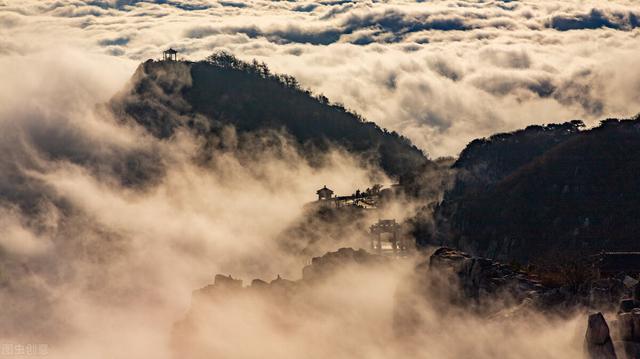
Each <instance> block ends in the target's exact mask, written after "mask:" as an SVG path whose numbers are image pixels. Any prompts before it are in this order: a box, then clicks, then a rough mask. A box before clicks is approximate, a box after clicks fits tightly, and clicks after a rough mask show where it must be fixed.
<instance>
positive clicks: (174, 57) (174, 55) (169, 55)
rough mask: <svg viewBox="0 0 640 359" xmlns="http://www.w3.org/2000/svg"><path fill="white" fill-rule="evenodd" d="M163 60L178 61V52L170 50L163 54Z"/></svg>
mask: <svg viewBox="0 0 640 359" xmlns="http://www.w3.org/2000/svg"><path fill="white" fill-rule="evenodd" d="M162 60H164V61H178V51H176V50H174V49H172V48H169V50H165V51H163V52H162Z"/></svg>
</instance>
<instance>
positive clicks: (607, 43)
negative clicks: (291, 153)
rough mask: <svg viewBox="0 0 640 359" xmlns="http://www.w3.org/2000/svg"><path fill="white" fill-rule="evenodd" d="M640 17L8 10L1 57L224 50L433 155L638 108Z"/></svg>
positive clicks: (341, 8) (337, 4)
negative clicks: (67, 51)
mask: <svg viewBox="0 0 640 359" xmlns="http://www.w3.org/2000/svg"><path fill="white" fill-rule="evenodd" d="M639 16H640V9H639V8H638V6H637V4H634V1H633V0H616V1H595V0H591V1H518V2H511V1H471V0H469V1H453V0H444V1H430V2H422V1H417V2H416V1H401V0H398V1H385V2H377V1H357V2H355V1H316V2H313V1H296V2H290V1H266V0H259V1H244V0H235V1H226V0H225V1H215V0H187V1H171V0H156V1H134V0H128V1H124V0H122V1H120V0H117V1H108V0H103V1H99V0H59V1H56V2H52V3H42V2H39V1H13V0H4V3H0V24H2V27H1V28H2V29H3V30H1V31H2V32H0V54H5V55H11V54H28V53H37V52H38V51H43V50H44V49H51V48H57V47H72V48H80V49H83V50H84V51H87V52H89V53H106V54H109V55H112V56H114V57H117V58H120V59H122V63H126V64H128V66H130V67H131V68H132V67H133V66H134V63H135V62H138V61H141V60H144V59H147V58H157V57H159V56H160V52H161V50H162V49H164V48H167V47H169V46H172V47H174V48H176V49H178V50H179V51H180V55H181V56H183V57H185V58H188V59H200V58H202V57H204V56H206V55H207V54H209V53H210V52H212V51H215V50H219V49H226V50H230V51H232V52H234V53H235V54H236V55H238V56H240V57H241V58H245V59H251V58H257V59H258V60H261V61H265V62H266V63H268V64H269V65H270V67H272V68H273V69H275V70H276V71H279V72H286V73H290V74H293V75H295V76H297V77H299V79H300V80H301V82H302V84H303V85H304V86H306V87H309V88H310V89H312V90H313V91H315V92H322V93H324V94H326V95H327V96H328V97H329V98H330V99H331V100H333V101H336V102H341V103H344V104H345V105H347V106H348V107H350V108H353V109H354V110H356V111H358V112H360V113H362V114H363V115H365V117H367V118H369V119H371V120H373V121H375V122H377V123H379V124H380V125H382V126H385V127H388V128H390V129H393V130H396V131H398V132H400V133H402V134H404V135H406V136H408V137H409V138H411V139H412V140H413V141H414V142H415V143H416V144H417V145H418V146H420V147H421V148H423V149H425V150H426V151H427V152H428V153H430V154H431V155H432V156H439V155H456V154H457V153H458V152H459V151H460V150H461V148H462V147H463V146H464V145H465V144H466V143H467V142H468V141H469V140H471V139H473V138H475V137H481V136H486V135H490V134H491V133H493V132H496V131H505V130H512V129H515V128H519V127H522V126H524V125H527V124H531V123H548V122H559V121H565V120H569V119H575V118H582V119H584V120H586V122H587V123H594V122H595V121H597V120H599V119H602V118H603V117H608V116H628V115H633V114H635V113H637V112H639V111H640V110H639V109H638V108H637V106H636V104H637V103H638V100H639V99H640V88H639V87H638V85H637V83H638V81H637V80H638V79H639V78H640V70H638V69H639V68H640V67H638V66H637V63H636V60H635V56H634V54H635V53H637V51H638V50H640V49H639V47H640V45H639V44H640V41H638V39H639V36H640V29H639V28H638V27H639V24H640V22H639Z"/></svg>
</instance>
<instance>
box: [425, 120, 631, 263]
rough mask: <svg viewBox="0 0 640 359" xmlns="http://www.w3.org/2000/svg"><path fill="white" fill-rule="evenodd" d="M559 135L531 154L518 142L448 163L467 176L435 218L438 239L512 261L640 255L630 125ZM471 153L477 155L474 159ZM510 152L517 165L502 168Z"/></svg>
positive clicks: (488, 146)
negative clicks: (610, 253) (623, 252)
mask: <svg viewBox="0 0 640 359" xmlns="http://www.w3.org/2000/svg"><path fill="white" fill-rule="evenodd" d="M564 127H566V128H564ZM558 129H560V130H561V132H560V134H558V132H557V131H555V130H554V131H552V132H551V133H549V134H548V135H544V134H542V136H541V137H543V138H544V137H545V136H549V137H550V138H549V139H546V140H542V141H538V140H536V141H535V142H534V144H535V148H530V146H528V145H527V142H530V141H528V140H527V137H528V136H526V134H525V136H524V137H523V134H521V133H520V134H519V133H514V134H512V135H510V139H509V140H508V141H507V143H506V144H505V143H504V141H499V142H496V141H495V140H493V141H488V142H487V141H485V142H484V144H482V145H481V144H479V142H477V141H474V142H473V143H472V144H471V145H470V146H469V147H468V148H467V149H466V150H465V152H463V156H461V158H460V160H458V162H457V163H456V165H457V166H458V167H461V168H463V169H464V170H466V171H462V172H460V174H459V177H458V179H457V183H456V186H455V187H454V189H453V190H452V191H451V192H450V193H448V194H447V195H446V196H445V200H444V201H443V203H442V204H441V205H440V206H439V208H438V210H437V215H438V217H439V224H440V229H441V231H442V237H441V238H440V239H441V240H442V241H444V242H445V243H449V244H450V245H454V246H458V247H460V248H464V249H466V250H468V251H471V252H473V253H476V254H479V255H484V256H489V257H493V258H501V259H508V260H518V261H530V260H536V259H540V258H549V257H551V256H554V255H556V254H557V253H565V254H566V255H578V254H580V255H584V254H588V253H594V252H597V251H601V250H638V249H640V247H639V244H638V242H637V240H636V238H635V233H637V231H638V230H639V229H640V228H639V224H638V222H637V220H635V215H634V211H635V210H634V209H635V208H638V206H639V205H640V195H639V194H638V193H639V192H638V191H639V190H640V181H638V178H637V177H638V174H640V122H639V121H638V119H633V120H607V121H603V123H602V124H601V125H600V126H599V127H597V128H594V129H592V130H588V131H577V127H575V126H570V124H569V125H567V124H565V125H563V126H560V127H558ZM525 132H526V130H525ZM535 137H540V136H535ZM521 139H523V140H521ZM539 143H543V144H545V145H544V146H541V145H538V144H539ZM478 146H480V147H485V149H483V150H480V151H478V150H474V147H478ZM523 146H524V147H525V148H526V150H525V151H523V150H522V149H521V147H523ZM493 147H495V149H494V148H493ZM545 147H546V148H545ZM511 152H515V153H517V154H518V153H519V154H518V155H517V156H519V159H518V160H517V161H516V160H508V158H509V157H511V158H512V157H514V155H513V154H511ZM501 153H503V154H501ZM522 153H528V155H526V156H524V155H522ZM536 154H537V155H536ZM469 173H471V174H472V176H469ZM554 253H556V254H554Z"/></svg>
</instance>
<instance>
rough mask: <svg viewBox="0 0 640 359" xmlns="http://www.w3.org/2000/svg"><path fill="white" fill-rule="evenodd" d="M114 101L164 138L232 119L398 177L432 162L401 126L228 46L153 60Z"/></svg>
mask: <svg viewBox="0 0 640 359" xmlns="http://www.w3.org/2000/svg"><path fill="white" fill-rule="evenodd" d="M111 107H112V108H113V109H114V110H115V112H116V113H117V114H119V115H124V116H126V117H129V118H132V119H133V120H135V121H136V122H137V123H139V124H141V125H142V126H144V127H145V128H146V129H148V130H149V131H150V132H151V133H153V134H154V135H156V136H158V137H161V138H166V137H170V136H172V135H173V133H174V132H175V130H176V129H177V128H181V127H187V128H190V129H191V130H193V131H195V132H197V133H199V134H201V135H205V137H206V135H207V134H219V133H220V130H221V128H224V126H229V125H232V126H233V127H235V129H236V130H237V131H238V133H240V134H242V133H254V132H259V131H268V130H276V131H281V130H284V131H285V132H286V133H288V134H289V135H291V136H292V137H293V139H295V141H296V142H297V143H298V144H299V145H300V148H301V149H302V150H303V151H302V152H303V153H305V154H306V155H309V157H312V154H313V153H316V151H323V150H326V149H328V148H329V147H330V146H333V145H338V146H340V147H342V148H344V149H346V150H347V151H349V152H350V153H353V154H356V155H358V156H361V157H362V158H363V159H365V160H367V161H372V162H373V163H376V164H378V165H379V166H380V167H381V168H382V169H383V170H384V171H385V172H386V173H387V174H389V175H391V176H396V177H398V176H400V175H402V174H404V173H405V172H407V171H411V170H415V169H416V168H420V167H423V166H424V165H425V164H427V163H429V161H428V160H427V158H426V157H425V155H424V154H423V153H422V151H420V150H419V149H418V148H416V147H415V146H413V145H412V144H411V142H410V141H409V140H408V139H406V138H404V137H402V136H400V135H398V134H397V133H396V132H388V131H387V130H385V129H382V128H380V127H378V126H377V125H376V124H374V123H372V122H366V121H365V120H364V119H363V118H362V117H361V116H359V115H358V114H356V113H353V112H350V111H348V110H346V109H345V108H344V107H343V106H341V105H337V104H330V103H329V101H328V99H327V98H326V97H324V96H322V95H318V96H314V95H313V94H311V92H310V91H307V90H303V89H301V88H300V85H299V84H298V82H297V80H296V79H295V78H293V77H291V76H287V75H275V74H272V73H271V71H270V70H269V68H268V67H267V66H266V65H265V64H261V63H257V62H255V61H254V62H253V63H246V62H243V61H240V60H238V59H237V58H235V57H234V56H232V55H229V54H227V53H224V52H222V53H217V54H214V55H212V56H210V57H208V58H207V59H206V60H204V61H200V62H175V61H152V60H150V61H147V62H145V63H143V64H141V65H140V67H139V68H138V70H137V71H136V73H135V75H134V76H133V78H132V80H131V83H130V86H129V88H128V89H127V90H125V91H123V92H122V93H120V94H119V95H117V96H116V97H115V98H114V99H113V100H112V101H111Z"/></svg>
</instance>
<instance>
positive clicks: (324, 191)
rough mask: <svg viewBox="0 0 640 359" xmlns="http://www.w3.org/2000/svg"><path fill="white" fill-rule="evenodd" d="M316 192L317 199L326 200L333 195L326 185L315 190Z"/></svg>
mask: <svg viewBox="0 0 640 359" xmlns="http://www.w3.org/2000/svg"><path fill="white" fill-rule="evenodd" d="M316 194H317V195H318V201H326V200H329V199H331V198H332V197H333V191H332V190H330V189H329V188H327V186H324V187H322V188H320V189H319V190H317V191H316Z"/></svg>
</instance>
